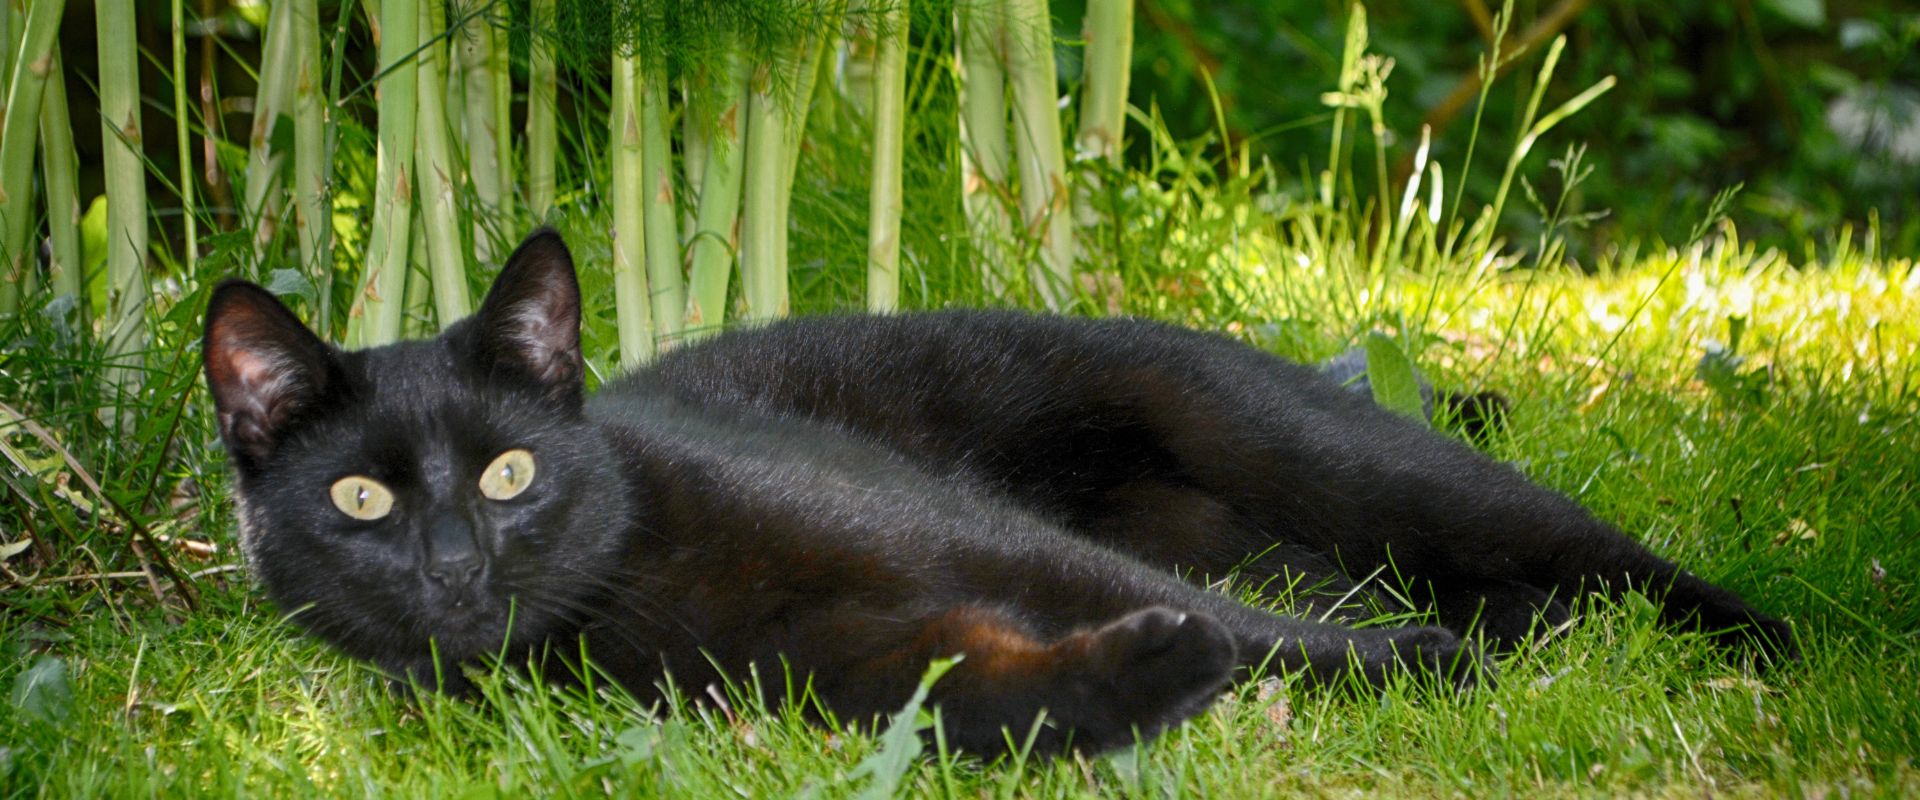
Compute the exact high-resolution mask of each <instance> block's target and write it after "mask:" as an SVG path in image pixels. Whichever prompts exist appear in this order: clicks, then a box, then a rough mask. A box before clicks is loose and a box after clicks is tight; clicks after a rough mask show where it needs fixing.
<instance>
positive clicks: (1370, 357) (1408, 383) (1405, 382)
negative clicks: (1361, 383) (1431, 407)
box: [1367, 332, 1432, 425]
mask: <svg viewBox="0 0 1920 800" xmlns="http://www.w3.org/2000/svg"><path fill="white" fill-rule="evenodd" d="M1367 383H1368V384H1369V385H1371V386H1372V387H1373V401H1374V402H1376V403H1379V404H1380V407H1381V408H1385V409H1387V410H1389V411H1392V412H1394V413H1396V414H1399V415H1401V416H1405V417H1411V418H1413V419H1416V420H1419V421H1420V424H1422V425H1430V424H1432V423H1431V421H1429V420H1428V419H1427V414H1426V407H1425V405H1424V404H1422V403H1421V402H1420V378H1419V376H1417V375H1415V374H1414V371H1413V362H1412V361H1411V360H1409V359H1408V358H1407V355H1406V353H1403V352H1401V350H1400V345H1398V344H1395V343H1394V341H1393V339H1392V338H1390V337H1388V336H1387V335H1386V334H1384V333H1378V332H1375V333H1369V334H1367Z"/></svg>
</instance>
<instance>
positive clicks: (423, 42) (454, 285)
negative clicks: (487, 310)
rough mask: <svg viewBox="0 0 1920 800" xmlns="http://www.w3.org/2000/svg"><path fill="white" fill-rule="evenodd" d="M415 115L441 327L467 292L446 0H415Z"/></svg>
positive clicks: (467, 305)
mask: <svg viewBox="0 0 1920 800" xmlns="http://www.w3.org/2000/svg"><path fill="white" fill-rule="evenodd" d="M419 7H420V48H421V49H420V53H419V55H418V57H417V59H418V63H419V69H417V70H415V72H416V74H417V75H418V77H419V87H420V112H419V113H420V116H419V122H418V123H416V127H415V129H414V134H415V135H414V145H415V149H414V154H413V158H414V164H416V165H417V166H416V168H415V170H414V172H415V176H416V178H417V179H418V181H419V184H420V222H421V223H422V225H423V226H424V227H425V228H426V240H427V241H426V253H427V259H426V264H427V265H428V267H429V271H430V273H431V275H432V279H433V283H432V288H433V308H434V313H435V314H437V315H438V318H439V320H440V324H441V325H443V326H444V325H451V324H453V323H454V322H455V321H456V320H461V319H465V318H466V316H467V314H469V313H472V311H473V306H472V303H471V302H470V300H469V299H468V296H467V258H466V254H465V250H464V248H462V247H461V246H460V227H459V225H460V208H459V204H460V199H459V198H460V193H459V184H460V181H459V170H458V168H457V167H455V166H454V163H453V152H452V151H453V148H452V145H451V144H450V143H449V142H448V140H447V109H446V90H447V85H446V64H445V62H444V61H443V60H442V59H444V58H446V52H447V46H446V43H445V38H446V37H444V36H442V35H441V34H442V33H443V32H442V31H441V26H442V24H443V22H442V21H443V20H445V19H446V0H428V2H425V3H421V4H420V6H419Z"/></svg>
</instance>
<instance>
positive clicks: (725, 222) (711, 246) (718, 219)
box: [683, 45, 747, 337]
mask: <svg viewBox="0 0 1920 800" xmlns="http://www.w3.org/2000/svg"><path fill="white" fill-rule="evenodd" d="M720 61H721V64H722V66H721V69H720V70H718V71H717V73H716V74H718V75H719V76H720V78H719V81H718V85H717V86H715V87H714V91H713V92H712V93H711V94H710V95H709V96H710V97H711V98H712V102H711V104H707V106H706V110H707V111H709V112H710V113H711V114H712V117H711V118H710V119H708V120H705V121H702V122H700V123H699V124H703V125H708V126H709V131H710V135H709V136H708V137H707V158H706V166H704V167H702V168H701V181H700V211H699V215H698V218H697V221H696V222H695V232H694V235H693V238H692V241H691V243H690V245H689V252H688V261H689V263H690V264H691V267H690V268H689V271H688V275H689V277H688V292H687V317H686V320H687V321H686V327H685V328H684V329H683V330H684V331H685V333H686V335H688V336H690V337H695V336H705V335H708V334H712V333H717V332H718V331H719V330H720V323H721V321H722V320H723V318H724V314H725V311H726V302H727V278H728V276H729V275H730V274H731V272H732V267H733V254H734V251H735V250H736V249H737V248H738V246H739V243H740V233H739V231H738V230H737V228H736V227H735V226H736V224H737V223H738V222H739V217H740V189H741V186H740V184H741V181H742V169H741V166H742V162H743V161H744V156H745V153H744V152H743V149H744V148H743V144H744V139H745V137H744V136H743V135H742V134H743V133H745V131H744V128H745V127H746V84H747V72H746V70H747V66H746V62H745V59H744V58H743V57H742V56H741V54H740V52H739V49H738V47H737V45H736V46H734V47H732V48H730V49H728V50H727V51H726V52H725V53H724V54H723V55H722V56H721V58H720Z"/></svg>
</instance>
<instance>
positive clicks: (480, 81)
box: [454, 13, 507, 263]
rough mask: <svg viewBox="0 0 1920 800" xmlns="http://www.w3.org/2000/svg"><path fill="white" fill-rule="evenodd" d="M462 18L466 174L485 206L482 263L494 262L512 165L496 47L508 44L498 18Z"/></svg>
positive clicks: (479, 242) (480, 226) (480, 220)
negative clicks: (504, 155)
mask: <svg viewBox="0 0 1920 800" xmlns="http://www.w3.org/2000/svg"><path fill="white" fill-rule="evenodd" d="M463 17H464V21H463V22H462V23H461V29H460V30H458V31H455V32H454V40H455V41H457V42H459V43H460V70H461V72H462V76H463V78H464V83H465V90H464V91H465V94H466V98H465V102H466V112H467V114H466V116H467V136H466V143H467V176H468V179H469V181H470V182H471V184H472V188H473V196H474V197H475V198H476V199H478V200H479V201H480V208H479V209H476V210H475V212H474V214H473V249H474V254H475V256H476V257H478V258H479V259H480V262H481V263H492V262H493V255H494V253H493V232H492V230H491V225H493V224H494V221H495V220H497V219H499V215H500V213H501V211H502V203H501V196H500V186H501V181H502V177H501V171H502V170H505V169H506V168H507V165H506V164H503V163H501V161H500V147H499V142H500V139H501V138H503V136H504V131H505V128H504V127H503V125H504V124H505V122H506V120H505V119H504V118H502V117H500V116H498V115H497V114H496V113H495V106H494V103H493V96H494V83H495V82H496V80H497V79H498V76H497V74H496V73H495V71H494V65H495V62H496V61H497V60H498V59H496V58H495V57H494V51H495V50H497V49H504V48H500V47H497V46H496V43H495V41H494V26H493V22H492V21H491V20H489V19H488V18H487V15H486V14H480V13H468V14H465V15H463Z"/></svg>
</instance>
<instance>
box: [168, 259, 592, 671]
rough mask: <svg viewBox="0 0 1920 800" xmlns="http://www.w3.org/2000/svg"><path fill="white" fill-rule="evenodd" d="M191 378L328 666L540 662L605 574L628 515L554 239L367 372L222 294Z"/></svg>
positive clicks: (380, 351) (261, 556) (574, 289)
mask: <svg viewBox="0 0 1920 800" xmlns="http://www.w3.org/2000/svg"><path fill="white" fill-rule="evenodd" d="M202 356H203V359H204V362H205V367H206V375H207V385H208V386H209V388H210V389H211V391H212V394H213V399H214V406H215V408H216V410H217V411H218V413H219V427H220V436H221V439H222V440H223V441H224V442H225V443H226V446H227V450H228V452H229V454H230V460H231V463H232V465H233V469H234V473H235V478H236V480H235V495H236V497H237V499H238V501H239V507H240V517H241V543H242V545H243V547H244V549H245V550H246V552H247V556H248V560H249V562H250V564H251V566H252V568H253V570H254V571H255V573H256V574H257V575H258V576H259V578H260V579H261V581H262V582H263V583H264V584H265V586H266V588H267V591H268V592H269V594H271V595H272V596H273V598H274V600H275V601H276V602H278V603H279V604H280V605H281V607H282V608H283V609H284V610H286V611H288V612H289V613H290V614H291V615H292V618H293V619H295V620H296V621H298V622H299V623H301V624H302V625H303V626H305V627H306V628H308V629H309V630H311V631H313V632H315V633H317V634H319V635H320V636H321V637H323V638H325V639H327V640H329V641H331V642H332V643H333V644H335V645H337V646H339V647H340V648H341V649H342V650H345V651H346V652H348V653H350V654H352V655H355V656H358V657H361V658H366V659H369V660H372V661H374V662H376V663H379V664H381V665H382V666H385V667H388V668H389V669H405V670H410V671H418V670H419V669H420V668H421V667H422V665H423V664H429V663H430V658H431V656H430V654H431V653H434V652H437V653H438V654H439V658H440V659H441V660H442V661H443V663H444V662H448V661H458V660H462V659H466V658H470V657H473V656H476V655H479V654H482V653H487V652H492V651H497V650H499V649H501V648H502V647H503V645H507V644H511V645H516V646H517V645H521V644H528V643H532V642H535V641H538V640H539V639H541V638H542V637H544V636H546V635H548V634H550V633H553V632H555V631H557V630H563V629H565V628H566V626H568V625H570V624H572V621H573V618H574V617H575V616H577V615H576V614H575V613H574V612H573V611H571V610H570V609H578V608H580V607H581V606H582V605H583V601H584V600H585V599H586V597H587V596H588V595H589V594H591V593H592V592H593V591H594V590H595V588H596V587H600V586H604V585H605V584H606V582H607V579H608V572H609V571H610V570H611V569H613V568H615V567H616V566H617V565H618V561H619V554H620V553H621V552H622V550H623V549H624V548H623V540H624V537H625V535H626V533H625V532H626V530H627V527H628V526H627V524H626V520H627V516H628V509H627V505H626V503H627V501H626V493H625V492H624V491H622V489H621V487H620V486H619V482H620V476H619V474H618V472H617V471H616V469H615V467H614V457H613V455H612V453H611V452H610V451H609V450H608V446H607V445H606V444H605V442H604V441H603V439H602V437H601V436H600V435H599V434H598V433H597V432H596V430H595V429H594V427H593V426H592V425H591V424H590V423H589V422H588V421H587V420H586V418H585V417H584V416H583V414H582V396H583V387H582V379H583V362H582V360H581V355H580V288H579V284H578V283H577V281H576V279H575V277H574V272H573V261H572V257H571V256H570V255H569V254H568V252H567V248H566V245H565V243H563V242H562V241H561V239H560V236H559V235H558V234H556V233H554V232H553V231H551V230H540V231H536V232H534V234H533V235H531V236H529V237H528V238H527V240H526V242H525V243H524V244H522V245H521V246H520V248H519V249H518V250H517V251H515V252H514V254H513V255H512V257H510V258H509V259H508V261H507V265H506V267H505V268H504V269H503V270H502V271H501V273H500V276H499V278H498V279H497V280H496V281H495V283H494V285H493V289H492V290H491V291H490V292H489V293H488V295H487V299H486V301H485V302H484V303H483V304H482V305H481V308H480V310H479V312H477V313H475V314H474V315H473V316H471V317H469V318H467V319H464V320H461V321H460V322H458V323H456V324H454V325H452V326H450V327H448V328H447V329H446V331H445V332H444V333H442V334H441V335H440V336H438V337H436V338H433V339H426V340H419V341H407V342H400V343H397V344H392V345H387V346H383V347H375V348H371V349H367V350H360V351H353V352H343V351H341V350H338V349H336V348H334V347H332V346H330V345H328V344H326V343H325V342H322V341H321V340H320V339H319V338H318V337H316V336H314V335H313V334H312V333H311V332H309V331H308V330H307V329H306V328H305V326H303V325H301V324H300V322H299V320H298V319H297V318H295V317H294V315H293V313H292V312H290V311H288V310H287V308H286V307H285V306H283V305H281V304H280V302H279V301H278V300H276V299H275V298H274V297H273V295H271V294H269V293H268V292H267V291H266V290H264V289H261V288H260V287H258V286H255V285H253V284H251V283H246V282H243V281H229V282H227V283H224V284H222V285H221V286H220V287H219V288H218V289H216V290H215V291H214V293H213V298H212V300H211V301H209V303H208V306H207V321H206V334H205V339H204V342H203V353H202Z"/></svg>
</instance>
